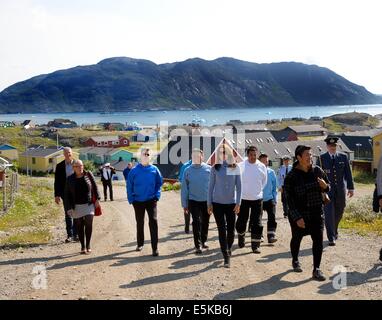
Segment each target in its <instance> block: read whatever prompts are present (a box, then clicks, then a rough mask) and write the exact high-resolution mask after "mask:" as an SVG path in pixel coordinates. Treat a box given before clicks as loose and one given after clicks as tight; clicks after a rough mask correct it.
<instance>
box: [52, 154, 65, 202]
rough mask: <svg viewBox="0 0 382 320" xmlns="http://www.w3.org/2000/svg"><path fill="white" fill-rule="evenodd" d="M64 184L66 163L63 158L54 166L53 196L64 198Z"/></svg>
mask: <svg viewBox="0 0 382 320" xmlns="http://www.w3.org/2000/svg"><path fill="white" fill-rule="evenodd" d="M65 185H66V164H65V160H64V161H61V162H60V163H58V164H57V166H56V172H55V173H54V196H55V197H61V198H62V199H64V196H65Z"/></svg>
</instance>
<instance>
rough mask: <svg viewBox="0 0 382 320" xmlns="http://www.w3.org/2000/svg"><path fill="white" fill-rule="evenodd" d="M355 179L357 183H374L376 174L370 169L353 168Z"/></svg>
mask: <svg viewBox="0 0 382 320" xmlns="http://www.w3.org/2000/svg"><path fill="white" fill-rule="evenodd" d="M353 179H354V182H356V183H362V184H374V183H375V175H374V174H372V173H371V172H368V171H360V170H353Z"/></svg>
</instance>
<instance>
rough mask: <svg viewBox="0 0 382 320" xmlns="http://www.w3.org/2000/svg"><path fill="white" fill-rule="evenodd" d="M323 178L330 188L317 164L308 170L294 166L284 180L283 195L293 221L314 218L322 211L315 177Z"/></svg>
mask: <svg viewBox="0 0 382 320" xmlns="http://www.w3.org/2000/svg"><path fill="white" fill-rule="evenodd" d="M318 177H319V178H321V179H323V180H325V182H326V183H327V184H328V188H327V190H325V192H328V191H329V190H330V187H329V179H328V177H327V176H326V174H325V172H324V171H323V170H322V169H321V168H320V167H318V166H313V167H312V168H311V169H310V170H309V171H308V172H304V171H302V170H299V169H297V168H296V167H295V166H294V167H293V169H292V171H291V172H289V173H288V175H287V176H286V178H285V181H284V191H285V197H286V200H287V203H288V208H289V211H288V214H289V216H290V218H291V219H292V220H293V221H297V220H299V219H301V218H304V220H305V221H312V220H316V219H318V218H319V217H321V216H322V215H323V213H324V211H323V200H322V191H321V188H320V186H319V183H318V181H317V178H318Z"/></svg>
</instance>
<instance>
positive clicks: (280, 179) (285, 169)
mask: <svg viewBox="0 0 382 320" xmlns="http://www.w3.org/2000/svg"><path fill="white" fill-rule="evenodd" d="M282 159H283V164H282V166H281V167H280V169H279V171H278V173H277V185H278V187H279V191H280V193H281V202H282V204H283V211H284V218H286V217H287V216H288V208H287V202H286V199H285V193H284V179H285V177H286V176H287V174H288V173H289V172H291V171H292V165H290V164H289V162H290V161H291V157H290V156H288V155H285V156H283V158H282Z"/></svg>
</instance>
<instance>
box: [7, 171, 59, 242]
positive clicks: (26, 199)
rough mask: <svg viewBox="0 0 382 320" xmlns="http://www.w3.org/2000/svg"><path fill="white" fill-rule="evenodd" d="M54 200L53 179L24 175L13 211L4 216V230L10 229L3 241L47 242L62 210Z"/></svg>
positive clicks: (21, 178)
mask: <svg viewBox="0 0 382 320" xmlns="http://www.w3.org/2000/svg"><path fill="white" fill-rule="evenodd" d="M61 210H62V208H61V206H58V205H56V204H55V203H54V198H53V181H52V180H50V179H44V178H26V177H23V176H20V190H19V193H18V194H17V196H16V199H15V203H14V205H13V207H12V208H11V209H10V210H9V212H8V213H7V214H5V215H3V216H1V217H0V231H3V232H6V233H9V235H8V236H7V237H5V238H1V239H0V245H2V246H7V245H17V244H20V245H33V244H44V243H47V242H48V241H49V239H50V237H51V235H50V225H52V224H54V221H55V220H56V219H57V218H58V217H59V215H60V214H61Z"/></svg>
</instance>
